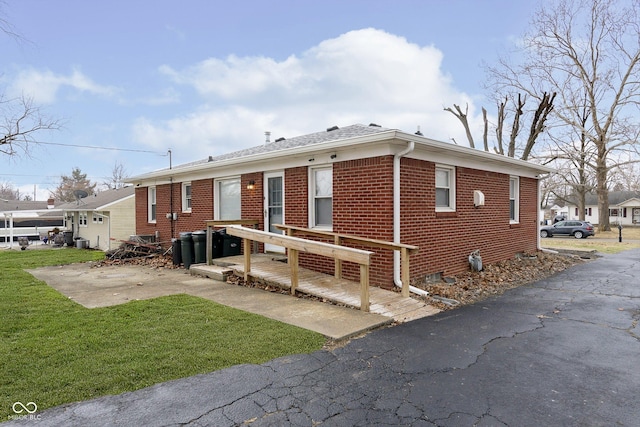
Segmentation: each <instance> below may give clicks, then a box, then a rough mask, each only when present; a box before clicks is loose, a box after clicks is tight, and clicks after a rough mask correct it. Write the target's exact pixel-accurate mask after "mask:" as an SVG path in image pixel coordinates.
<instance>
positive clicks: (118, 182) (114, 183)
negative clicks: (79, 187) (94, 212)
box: [102, 162, 128, 190]
mask: <svg viewBox="0 0 640 427" xmlns="http://www.w3.org/2000/svg"><path fill="white" fill-rule="evenodd" d="M127 176H128V172H127V170H126V169H125V168H124V166H123V165H122V163H120V162H116V164H115V165H114V166H113V169H112V170H111V177H110V178H109V180H108V181H104V182H103V183H102V185H104V186H105V187H107V188H108V189H110V190H117V189H118V188H122V187H124V185H125V182H126V179H127Z"/></svg>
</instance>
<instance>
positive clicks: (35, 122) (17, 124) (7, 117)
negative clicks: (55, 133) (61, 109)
mask: <svg viewBox="0 0 640 427" xmlns="http://www.w3.org/2000/svg"><path fill="white" fill-rule="evenodd" d="M0 120H2V122H1V123H0V153H2V154H6V155H8V156H13V155H16V154H19V153H20V152H23V153H24V154H29V144H30V143H37V141H36V139H35V136H36V134H38V133H40V132H41V131H46V130H58V129H60V123H59V121H58V120H53V119H50V118H48V117H46V116H45V115H44V114H42V111H41V109H40V108H39V107H38V106H35V105H33V101H32V100H31V98H27V97H24V96H23V97H20V98H11V99H7V98H5V97H4V96H2V95H0Z"/></svg>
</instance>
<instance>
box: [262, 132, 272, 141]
mask: <svg viewBox="0 0 640 427" xmlns="http://www.w3.org/2000/svg"><path fill="white" fill-rule="evenodd" d="M270 142H271V132H269V131H265V133H264V143H265V144H268V143H270Z"/></svg>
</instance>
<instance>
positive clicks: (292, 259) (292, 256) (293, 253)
mask: <svg viewBox="0 0 640 427" xmlns="http://www.w3.org/2000/svg"><path fill="white" fill-rule="evenodd" d="M288 262H289V266H290V267H291V295H295V294H296V289H297V288H298V250H297V249H289V258H288Z"/></svg>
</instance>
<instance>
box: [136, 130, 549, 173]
mask: <svg viewBox="0 0 640 427" xmlns="http://www.w3.org/2000/svg"><path fill="white" fill-rule="evenodd" d="M410 141H412V142H414V143H416V151H414V152H413V153H411V154H412V155H411V156H410V157H413V158H418V159H424V160H429V161H435V160H434V158H438V159H439V158H441V159H442V160H438V162H442V163H448V164H451V165H453V166H462V167H469V168H474V169H481V170H490V171H494V172H500V173H505V174H513V175H520V176H527V177H532V178H533V177H536V176H537V175H538V174H540V173H547V172H554V171H555V169H551V168H548V167H545V166H540V165H536V164H534V163H529V162H526V161H523V160H518V159H513V158H511V157H506V156H502V155H499V154H494V153H487V152H485V151H481V150H476V149H472V148H469V147H461V146H458V145H453V144H450V143H447V142H442V141H436V140H433V139H429V138H425V137H422V136H417V135H413V134H408V133H405V132H401V131H398V130H389V131H385V132H380V133H376V134H373V135H365V136H359V137H355V138H347V139H341V140H337V141H329V142H325V143H320V144H311V145H306V146H303V147H293V148H287V149H283V150H277V151H271V152H268V153H260V154H253V155H248V156H243V157H237V158H233V159H228V160H223V161H220V162H214V163H207V162H204V163H200V164H197V165H193V166H189V167H184V168H180V167H178V168H176V169H162V170H159V171H155V172H150V173H147V174H143V175H138V176H133V177H131V178H129V180H128V181H127V182H128V183H131V184H139V185H143V184H144V185H159V184H168V183H169V177H173V178H174V179H177V180H180V178H181V177H183V178H184V180H185V181H187V180H196V179H198V177H202V178H211V176H212V170H218V169H226V168H231V167H234V166H235V169H234V170H235V171H237V170H238V166H240V167H242V168H243V169H244V168H246V170H247V172H249V171H253V172H255V171H256V170H261V169H260V168H256V166H258V164H260V163H268V164H269V165H271V166H270V167H269V169H272V168H273V166H272V162H273V161H274V160H282V159H292V158H300V157H304V156H307V155H310V154H317V153H328V152H331V151H338V150H344V149H349V148H351V149H358V148H359V146H361V145H363V144H369V145H370V144H372V143H382V142H386V143H388V144H389V145H390V146H391V145H395V144H398V143H402V144H406V143H407V142H410ZM419 146H421V148H420V149H419V148H418V147H419ZM419 151H420V152H426V153H429V154H428V156H426V157H423V156H420V155H419ZM389 154H394V153H393V151H391V152H390V153H389ZM434 154H435V157H434ZM367 157H369V156H367ZM339 160H343V159H338V161H339ZM316 164H317V163H316ZM509 166H510V167H509ZM236 173H237V172H236ZM219 176H223V175H219Z"/></svg>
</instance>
